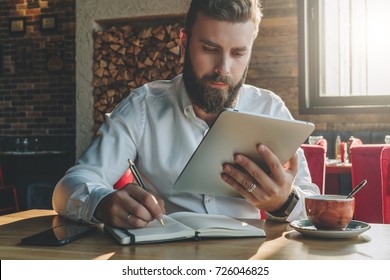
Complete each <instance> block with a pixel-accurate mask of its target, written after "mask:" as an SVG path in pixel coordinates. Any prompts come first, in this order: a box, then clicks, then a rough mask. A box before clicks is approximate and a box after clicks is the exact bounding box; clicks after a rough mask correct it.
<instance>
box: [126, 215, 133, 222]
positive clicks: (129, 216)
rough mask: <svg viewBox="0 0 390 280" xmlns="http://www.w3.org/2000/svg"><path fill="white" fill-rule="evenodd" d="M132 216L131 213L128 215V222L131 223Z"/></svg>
mask: <svg viewBox="0 0 390 280" xmlns="http://www.w3.org/2000/svg"><path fill="white" fill-rule="evenodd" d="M131 217H132V215H131V214H129V215H127V218H126V221H127V222H128V223H130V218H131Z"/></svg>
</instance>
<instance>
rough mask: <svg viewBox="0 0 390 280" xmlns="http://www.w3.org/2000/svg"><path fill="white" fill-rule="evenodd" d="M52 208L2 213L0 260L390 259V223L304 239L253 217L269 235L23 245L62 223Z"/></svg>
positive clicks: (105, 238) (101, 234) (96, 236)
mask: <svg viewBox="0 0 390 280" xmlns="http://www.w3.org/2000/svg"><path fill="white" fill-rule="evenodd" d="M62 222H63V219H62V218H60V217H59V216H57V215H56V213H55V212H54V211H52V210H29V211H23V212H19V213H14V214H10V215H5V216H0V259H2V260H7V259H16V260H21V259H42V260H47V259H57V260H66V259H128V260H130V259H140V260H141V259H143V260H153V259H165V260H177V259H180V260H182V259H192V260H205V259H209V260H213V259H214V260H222V259H230V260H239V259H270V260H287V259H298V260H306V259H310V260H312V259H321V260H326V259H330V260H335V259H336V260H339V259H348V260H356V259H370V260H372V259H376V260H389V259H390V225H383V224H372V228H371V229H370V230H368V231H366V232H365V233H363V234H361V235H359V236H358V237H354V238H351V239H316V238H310V237H305V236H303V235H301V234H300V233H298V232H296V231H295V230H294V229H292V228H291V227H290V226H289V225H288V224H287V223H277V222H271V221H265V220H251V221H248V222H250V223H251V224H253V225H255V226H258V227H261V228H263V229H264V230H265V232H266V234H267V237H266V238H238V239H209V240H202V241H191V240H190V241H178V242H170V243H161V244H148V245H136V246H122V245H118V244H117V243H116V242H115V241H114V239H113V238H112V237H111V236H110V235H109V234H108V233H106V232H105V231H104V230H103V229H102V228H99V230H98V231H97V232H95V233H93V234H92V235H89V236H87V237H84V238H82V239H79V240H77V241H75V242H73V243H71V244H68V245H65V246H62V247H45V246H42V247H39V246H25V245H21V244H20V239H21V238H22V237H25V236H28V235H31V234H33V233H36V232H38V231H42V230H45V229H48V228H50V227H51V226H53V225H58V224H59V223H62Z"/></svg>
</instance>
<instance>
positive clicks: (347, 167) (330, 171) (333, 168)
mask: <svg viewBox="0 0 390 280" xmlns="http://www.w3.org/2000/svg"><path fill="white" fill-rule="evenodd" d="M325 168H326V169H325V173H326V177H325V193H326V194H340V187H341V186H340V175H342V174H349V176H350V175H351V170H352V164H350V163H339V164H326V167H325ZM349 187H351V186H349Z"/></svg>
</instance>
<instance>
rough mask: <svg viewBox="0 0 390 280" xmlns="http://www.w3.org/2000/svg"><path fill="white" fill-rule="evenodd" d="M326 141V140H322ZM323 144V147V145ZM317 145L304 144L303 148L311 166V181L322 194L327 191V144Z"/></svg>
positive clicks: (324, 142)
mask: <svg viewBox="0 0 390 280" xmlns="http://www.w3.org/2000/svg"><path fill="white" fill-rule="evenodd" d="M321 140H325V139H321ZM321 144H322V145H321ZM321 144H320V143H318V144H317V145H309V144H302V145H301V148H302V149H303V152H304V154H305V157H306V161H307V164H308V166H309V171H310V175H311V180H312V182H313V183H314V184H316V185H317V186H318V187H319V189H320V191H321V193H322V194H323V193H324V191H325V168H326V164H325V161H326V149H327V142H326V140H325V141H322V143H321Z"/></svg>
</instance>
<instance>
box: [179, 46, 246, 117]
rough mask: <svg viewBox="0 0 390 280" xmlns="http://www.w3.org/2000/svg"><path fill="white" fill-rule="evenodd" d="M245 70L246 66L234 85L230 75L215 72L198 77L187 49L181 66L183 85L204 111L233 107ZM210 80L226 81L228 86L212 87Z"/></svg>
mask: <svg viewBox="0 0 390 280" xmlns="http://www.w3.org/2000/svg"><path fill="white" fill-rule="evenodd" d="M247 72H248V66H247V67H246V69H245V71H244V74H243V75H242V78H241V80H240V81H239V82H238V83H237V85H234V82H233V79H232V78H231V77H230V76H222V75H218V74H217V73H215V74H212V75H205V76H203V77H201V78H199V77H198V76H197V75H196V70H195V69H194V66H193V64H192V61H191V58H190V55H189V50H188V48H187V49H186V52H185V59H184V67H183V80H184V85H185V87H186V89H187V92H188V94H189V97H190V99H191V101H192V103H193V104H195V105H196V106H198V107H199V108H201V109H202V110H204V111H205V112H206V113H219V112H221V111H222V110H223V109H224V108H233V106H234V105H235V102H236V99H237V96H238V93H239V90H240V88H241V86H242V84H243V83H244V81H245V78H246V74H247ZM210 82H222V83H226V84H227V85H228V87H227V88H224V89H217V88H213V87H211V86H210Z"/></svg>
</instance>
